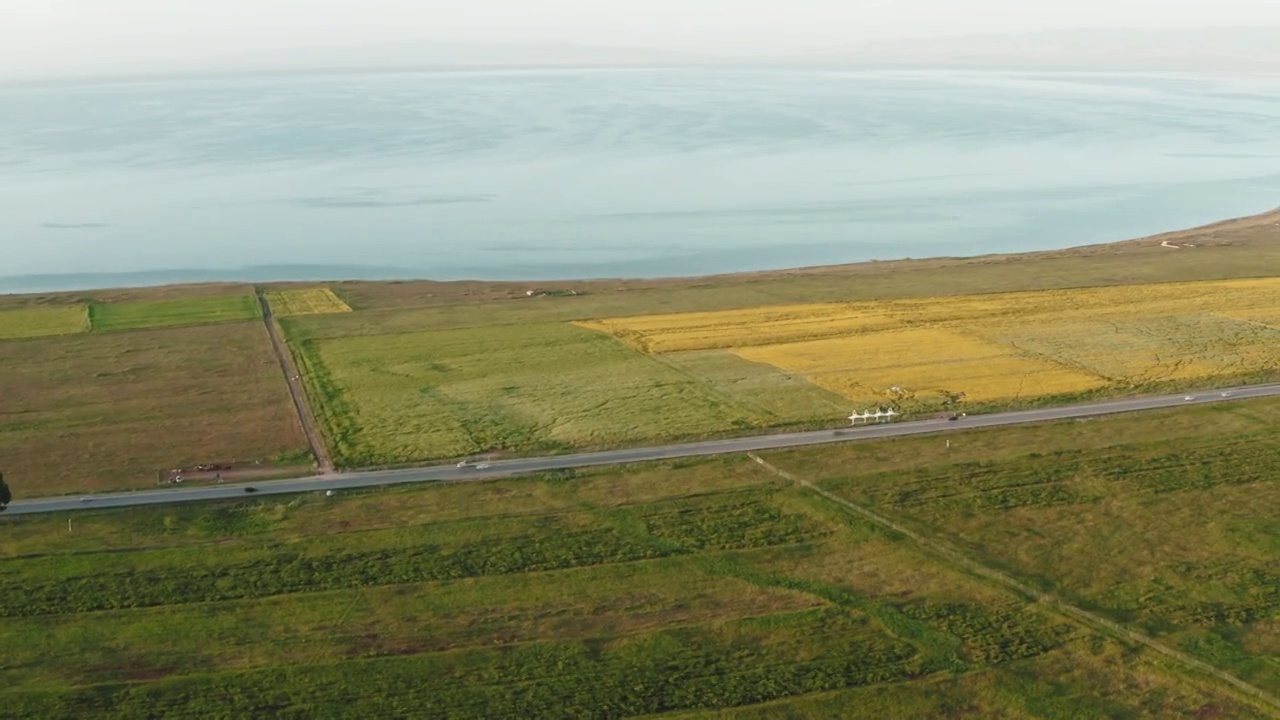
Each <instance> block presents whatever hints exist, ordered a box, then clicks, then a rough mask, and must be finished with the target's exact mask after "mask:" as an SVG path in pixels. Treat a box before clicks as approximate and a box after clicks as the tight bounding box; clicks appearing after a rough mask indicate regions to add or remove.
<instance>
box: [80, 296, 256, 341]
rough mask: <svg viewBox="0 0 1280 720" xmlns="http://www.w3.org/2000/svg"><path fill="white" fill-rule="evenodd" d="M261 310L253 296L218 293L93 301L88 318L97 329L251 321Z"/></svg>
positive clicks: (127, 328) (100, 330)
mask: <svg viewBox="0 0 1280 720" xmlns="http://www.w3.org/2000/svg"><path fill="white" fill-rule="evenodd" d="M261 315H262V309H261V308H260V307H259V306H258V301H257V299H256V298H255V297H254V296H252V295H221V296H219V295H215V296H212V297H197V298H191V299H177V300H150V301H146V300H143V301H133V302H108V303H94V304H92V305H90V306H89V321H90V324H91V325H92V327H93V330H94V331H95V332H112V331H115V330H138V329H142V328H160V327H173V326H178V325H207V324H210V323H224V322H234V321H237V320H252V319H254V318H257V317H261Z"/></svg>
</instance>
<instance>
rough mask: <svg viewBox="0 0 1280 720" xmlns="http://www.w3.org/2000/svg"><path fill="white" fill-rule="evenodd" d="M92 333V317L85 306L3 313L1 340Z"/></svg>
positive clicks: (17, 310) (60, 306)
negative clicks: (90, 317)
mask: <svg viewBox="0 0 1280 720" xmlns="http://www.w3.org/2000/svg"><path fill="white" fill-rule="evenodd" d="M88 330H89V316H88V312H87V310H86V308H85V306H83V305H59V306H52V307H32V308H18V309H15V310H0V340H18V339H23V338H34V337H47V336H50V335H73V334H75V333H82V332H87V331H88Z"/></svg>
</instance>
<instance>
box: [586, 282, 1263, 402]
mask: <svg viewBox="0 0 1280 720" xmlns="http://www.w3.org/2000/svg"><path fill="white" fill-rule="evenodd" d="M579 324H581V325H583V326H585V327H590V328H593V329H596V330H601V331H604V332H608V333H610V334H612V335H614V336H615V337H618V338H619V339H621V340H623V341H625V342H627V343H628V344H631V345H633V346H635V347H638V348H640V349H642V350H644V351H645V352H649V353H680V352H685V351H693V350H711V349H727V350H728V351H730V352H732V353H733V354H735V355H737V356H739V357H741V358H743V359H746V360H750V361H752V362H758V363H765V364H768V365H771V366H773V367H776V368H779V369H781V370H782V371H784V372H787V373H791V374H794V375H797V376H800V377H803V378H804V379H806V380H808V381H809V382H811V383H813V384H814V385H817V386H819V387H822V388H824V389H827V390H831V391H834V392H836V393H839V394H840V395H842V396H844V397H846V398H849V399H851V400H857V401H874V400H877V399H885V398H889V399H901V398H904V397H914V398H922V397H925V396H930V395H935V396H944V395H955V394H960V393H963V395H964V398H965V399H967V400H972V401H999V400H1011V399H1025V398H1031V397H1038V396H1052V395H1070V394H1078V393H1081V392H1087V391H1092V390H1097V389H1102V388H1108V387H1113V388H1119V387H1126V386H1134V385H1141V384H1145V383H1153V382H1164V381H1171V380H1194V379H1199V378H1213V377H1230V376H1241V377H1244V376H1249V375H1257V374H1260V373H1266V372H1271V371H1276V370H1280V278H1261V279H1246V280H1229V281H1215V282H1194V283H1166V284H1155V285H1139V286H1121V287H1107V288H1085V289H1077V290H1054V291H1043V292H1018V293H1003V294H994V295H973V296H963V297H948V298H922V299H909V300H891V301H883V302H859V303H828V304H814V305H791V306H778V307H764V308H751V309H744V310H730V311H723V312H705V313H687V314H672V315H649V316H639V317H630V318H611V319H604V320H595V321H591V322H583V323H579Z"/></svg>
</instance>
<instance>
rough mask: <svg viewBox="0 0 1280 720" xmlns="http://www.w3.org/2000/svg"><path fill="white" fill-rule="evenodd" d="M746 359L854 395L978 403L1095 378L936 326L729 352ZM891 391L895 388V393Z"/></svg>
mask: <svg viewBox="0 0 1280 720" xmlns="http://www.w3.org/2000/svg"><path fill="white" fill-rule="evenodd" d="M736 352H737V354H738V355H740V356H742V357H743V358H745V359H747V360H753V361H756V362H763V363H769V364H771V365H775V366H777V367H781V368H786V369H788V370H791V371H793V372H798V373H801V374H803V375H804V377H806V378H808V379H809V381H810V382H812V383H813V384H815V385H818V386H819V387H823V388H826V389H828V390H831V391H833V392H836V393H839V394H840V395H842V396H844V397H847V398H851V399H854V400H862V401H867V402H875V401H877V400H882V399H884V398H889V397H894V396H895V395H897V396H900V397H907V396H911V397H914V398H915V399H917V400H921V399H925V398H927V397H928V396H930V395H933V396H938V397H940V398H942V399H945V397H946V396H947V395H949V394H954V395H960V394H963V397H964V398H965V399H966V400H970V401H976V402H983V401H988V400H996V399H1001V398H1007V397H1018V396H1022V395H1026V396H1038V395H1062V394H1067V393H1078V392H1082V391H1085V390H1092V389H1094V388H1097V387H1100V386H1101V385H1103V382H1104V381H1103V380H1102V379H1101V378H1098V377H1096V376H1093V375H1087V374H1085V373H1081V372H1078V371H1074V370H1072V369H1070V368H1066V367H1063V366H1061V365H1058V364H1056V363H1052V362H1046V361H1043V360H1038V359H1033V358H1027V357H1022V356H1019V355H1018V354H1017V353H1016V351H1014V350H1013V349H1012V348H1010V347H1007V346H1004V347H1002V346H1000V345H997V344H994V343H988V342H984V341H982V340H976V339H973V338H970V337H966V336H964V335H961V334H959V333H956V332H952V331H948V330H944V329H930V330H901V331H897V332H880V333H874V334H871V335H866V336H859V337H852V338H835V339H829V340H814V341H810V342H803V343H785V344H781V345H765V346H761V347H752V348H742V349H739V350H737V351H736ZM895 388H898V389H897V390H895Z"/></svg>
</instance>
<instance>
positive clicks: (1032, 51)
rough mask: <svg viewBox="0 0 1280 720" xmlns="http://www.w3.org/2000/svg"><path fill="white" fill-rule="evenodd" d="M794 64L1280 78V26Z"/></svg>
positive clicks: (826, 55)
mask: <svg viewBox="0 0 1280 720" xmlns="http://www.w3.org/2000/svg"><path fill="white" fill-rule="evenodd" d="M786 62H788V63H818V64H838V65H841V64H857V65H866V64H875V65H883V64H910V65H933V66H938V65H947V66H968V67H993V68H994V67H1004V68H1008V67H1037V68H1043V67H1063V68H1083V69H1102V68H1106V69H1132V70H1182V71H1185V70H1205V71H1216V70H1223V71H1231V70H1253V71H1280V27H1251V28H1205V29H1195V30H1182V29H1179V30H1130V29H1120V28H1080V29H1075V30H1046V31H1043V32H1037V33H1027V34H1020V35H967V36H957V37H947V38H934V39H920V40H896V41H883V42H872V43H863V44H860V45H856V46H851V47H848V48H839V49H833V50H827V51H822V52H815V53H806V54H802V55H796V56H792V57H789V58H787V59H786Z"/></svg>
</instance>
